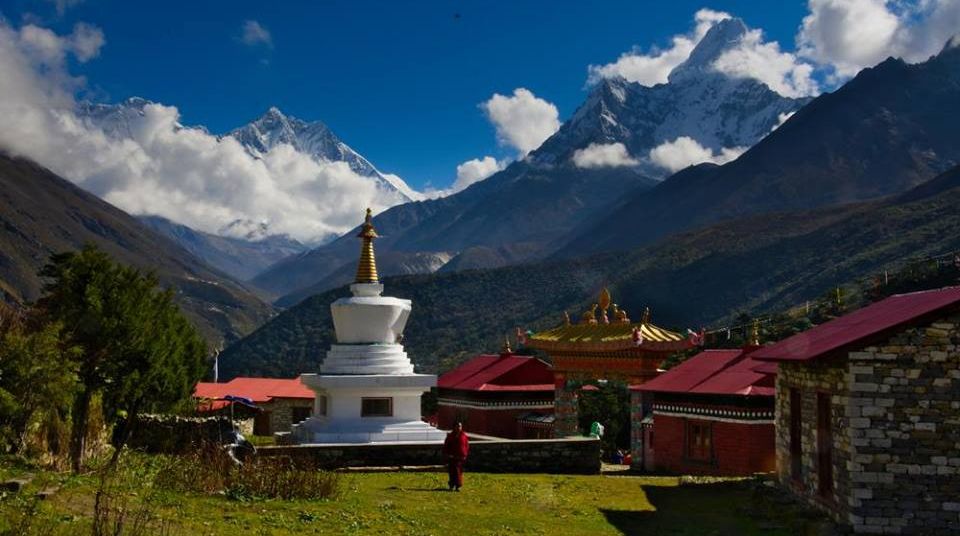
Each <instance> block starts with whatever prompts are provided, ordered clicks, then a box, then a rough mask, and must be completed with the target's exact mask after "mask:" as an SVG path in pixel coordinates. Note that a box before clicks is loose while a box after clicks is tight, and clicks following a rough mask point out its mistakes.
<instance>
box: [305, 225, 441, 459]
mask: <svg viewBox="0 0 960 536" xmlns="http://www.w3.org/2000/svg"><path fill="white" fill-rule="evenodd" d="M371 219H372V215H371V212H370V210H369V209H367V216H366V221H365V222H364V224H363V226H362V227H361V230H360V234H359V235H358V237H359V238H360V239H361V240H362V246H361V250H360V261H359V264H358V266H357V276H356V280H355V282H354V283H353V284H352V285H350V291H351V293H352V294H353V296H352V297H348V298H341V299H339V300H337V301H335V302H333V304H331V305H330V311H331V313H332V316H333V325H334V329H335V331H336V339H337V342H336V344H333V345H332V346H331V347H330V350H329V351H328V352H327V355H326V359H324V361H323V363H322V364H321V365H320V374H302V375H301V376H300V380H301V381H302V382H303V383H304V385H306V386H307V387H308V388H310V389H311V390H312V391H314V393H316V398H315V400H314V405H313V413H312V415H311V416H310V418H309V419H307V420H306V421H304V422H302V423H300V424H298V425H295V426H294V427H293V436H294V438H295V439H296V440H297V441H298V442H300V443H382V442H396V441H419V442H423V441H442V440H443V439H444V437H445V434H444V433H443V432H442V431H441V430H438V429H436V428H434V427H432V426H430V425H429V424H427V423H425V422H424V421H423V420H422V419H421V411H420V397H421V396H422V395H423V393H425V392H427V391H429V390H430V388H431V387H433V386H435V385H436V384H437V377H436V376H434V375H431V374H415V373H414V372H413V363H411V362H410V359H409V358H408V357H407V353H406V352H405V351H404V349H403V345H402V344H400V341H401V340H402V336H403V329H404V327H405V326H406V324H407V319H408V318H409V316H410V311H411V310H412V304H411V302H410V300H402V299H399V298H393V297H389V296H382V295H381V294H382V293H383V285H382V284H381V283H380V281H379V278H378V276H377V265H376V260H375V257H374V250H373V240H374V239H375V238H377V232H376V230H375V229H374V227H373V223H372V221H371Z"/></svg>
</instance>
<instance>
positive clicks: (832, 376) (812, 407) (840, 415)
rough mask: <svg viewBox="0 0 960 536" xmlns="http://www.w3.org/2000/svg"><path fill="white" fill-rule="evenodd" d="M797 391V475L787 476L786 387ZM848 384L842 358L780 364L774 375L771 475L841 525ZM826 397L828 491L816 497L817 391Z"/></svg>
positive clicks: (848, 455) (845, 485)
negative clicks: (830, 461) (830, 449)
mask: <svg viewBox="0 0 960 536" xmlns="http://www.w3.org/2000/svg"><path fill="white" fill-rule="evenodd" d="M791 388H796V389H799V390H800V394H801V402H802V403H801V427H800V438H801V440H800V444H801V446H802V449H801V452H802V456H801V460H802V461H801V476H800V479H799V480H797V481H795V480H793V478H792V476H791V464H790V462H791V457H790V409H791V408H790V389H791ZM848 392H849V386H848V381H847V375H846V361H845V360H844V359H842V358H838V359H833V360H828V361H826V362H813V363H809V364H808V363H803V364H797V363H780V367H779V371H778V373H777V396H776V417H775V420H776V423H777V426H776V448H777V474H778V475H779V477H780V481H781V482H782V483H783V484H784V485H786V486H788V487H790V488H791V489H792V490H793V491H794V492H795V493H797V494H798V495H801V496H803V497H805V498H806V499H807V500H808V501H809V502H810V503H812V504H814V505H816V506H819V507H822V508H823V509H825V510H827V511H828V512H829V513H831V514H832V515H833V517H834V519H836V520H837V521H839V522H841V523H847V522H849V519H848V505H847V496H848V495H849V492H848V487H849V486H848V482H849V479H848V477H847V462H848V461H849V460H850V459H851V452H850V441H849V439H848V438H847V436H846V434H845V432H844V431H845V430H846V429H847V419H848V417H847V416H846V413H847V410H846V409H845V408H846V407H847V406H848V404H849V397H848ZM818 393H829V394H830V395H831V415H832V419H831V428H832V429H833V438H834V442H833V480H834V486H833V493H832V494H831V496H830V497H821V496H820V494H819V493H818V489H819V478H818V463H817V394H818Z"/></svg>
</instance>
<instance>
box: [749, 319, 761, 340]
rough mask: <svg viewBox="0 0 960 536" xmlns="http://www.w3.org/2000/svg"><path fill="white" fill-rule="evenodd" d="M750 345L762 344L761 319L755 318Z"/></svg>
mask: <svg viewBox="0 0 960 536" xmlns="http://www.w3.org/2000/svg"><path fill="white" fill-rule="evenodd" d="M749 345H750V346H760V319H759V318H754V319H753V328H752V329H751V330H750V342H749Z"/></svg>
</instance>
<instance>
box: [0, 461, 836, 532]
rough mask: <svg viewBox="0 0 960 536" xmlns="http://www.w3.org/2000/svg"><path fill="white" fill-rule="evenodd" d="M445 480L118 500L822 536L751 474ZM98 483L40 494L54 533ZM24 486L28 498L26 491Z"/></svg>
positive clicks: (286, 512) (175, 520) (82, 528)
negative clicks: (263, 495)
mask: <svg viewBox="0 0 960 536" xmlns="http://www.w3.org/2000/svg"><path fill="white" fill-rule="evenodd" d="M7 472H9V471H7ZM47 478H49V479H52V478H54V477H52V476H50V475H47ZM445 478H446V476H445V475H444V474H441V473H409V472H401V473H351V474H344V475H343V480H342V486H341V492H340V495H339V497H338V498H337V499H335V500H328V501H282V500H246V501H238V500H232V499H228V498H226V497H224V496H222V495H212V496H210V495H195V494H182V493H174V492H170V491H154V492H151V491H150V489H149V486H148V485H145V484H144V482H146V481H147V480H146V479H145V478H144V480H142V481H141V480H138V478H137V476H136V475H133V476H132V477H131V478H130V479H129V480H128V482H127V483H126V484H125V485H126V486H127V489H126V492H125V494H129V496H130V499H128V501H129V502H128V503H127V504H126V505H121V506H124V508H125V509H126V510H127V511H128V512H131V514H129V515H131V516H132V512H134V511H136V509H137V505H139V504H140V503H142V502H143V501H144V500H149V502H150V503H151V505H152V506H151V507H150V512H151V515H153V516H155V517H156V518H159V519H160V520H162V523H163V524H164V525H166V531H165V532H164V533H165V534H191V535H192V534H205V535H206V534H209V535H228V534H229V535H238V534H244V535H246V534H251V535H281V534H436V535H447V534H477V535H484V534H491V535H492V534H564V535H567V534H590V535H604V534H643V535H687V534H689V535H696V536H705V535H752V534H757V535H788V534H790V535H792V534H808V533H810V534H815V533H816V532H813V531H814V530H816V527H815V526H813V525H815V524H816V523H818V521H816V520H813V521H811V520H810V519H809V518H808V517H806V516H803V515H796V514H794V513H791V512H789V511H786V510H784V509H783V508H782V507H780V506H778V505H775V504H772V503H769V502H768V501H767V500H766V499H764V498H763V495H764V494H763V493H757V492H756V486H757V485H756V484H755V483H752V482H731V481H725V482H715V483H703V484H684V485H679V479H677V478H672V477H638V476H607V475H603V476H601V475H597V476H561V475H494V474H467V475H466V477H465V478H466V481H465V487H464V489H463V491H461V492H460V493H452V492H448V491H446V489H445V484H446V482H445ZM38 485H39V484H38ZM43 485H46V484H43ZM94 489H95V479H94V478H93V477H92V476H87V477H79V478H73V477H70V478H67V479H66V483H65V485H64V486H63V488H62V489H61V490H60V491H59V492H58V493H57V494H56V495H55V496H54V497H53V498H52V499H50V500H48V501H45V502H44V503H41V509H40V512H41V514H40V516H39V518H40V519H41V520H42V521H44V522H45V523H44V524H50V525H55V528H56V529H57V530H55V531H54V532H55V533H58V534H86V533H89V526H90V517H89V516H90V513H89V512H91V510H92V503H93V490H94ZM22 495H23V496H29V495H30V493H29V490H28V491H27V492H25V493H23V494H22ZM148 498H149V499H148ZM14 500H15V499H14V498H12V497H9V496H8V497H4V498H3V500H2V501H0V502H2V505H3V506H2V510H0V513H2V514H3V516H2V518H0V522H2V523H4V526H3V528H2V529H0V533H2V531H3V530H4V529H5V530H8V531H9V530H10V529H11V523H12V521H11V520H12V519H13V520H15V519H16V516H15V514H11V511H13V509H12V506H13V504H14V503H13V501H14ZM772 517H776V522H771V519H770V518H772ZM807 525H811V526H809V527H808V526H807ZM36 532H37V533H44V534H45V533H47V532H45V531H43V530H38V531H36Z"/></svg>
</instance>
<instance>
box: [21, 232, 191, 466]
mask: <svg viewBox="0 0 960 536" xmlns="http://www.w3.org/2000/svg"><path fill="white" fill-rule="evenodd" d="M41 275H43V276H44V277H47V278H49V281H50V282H49V283H48V285H47V286H46V288H45V290H46V292H47V295H46V296H45V297H44V298H43V299H42V300H41V302H40V303H39V304H38V305H39V307H40V308H41V310H42V314H43V316H44V318H45V320H46V321H47V322H58V323H60V324H61V325H62V326H63V329H64V336H65V337H66V339H67V340H68V341H69V343H70V344H72V345H75V346H76V347H78V348H79V355H78V358H77V377H78V379H79V386H78V389H77V394H76V396H75V398H74V402H73V411H72V413H71V418H72V428H71V440H70V457H71V462H72V465H73V469H74V471H79V470H80V469H81V468H82V466H83V453H84V450H85V445H84V440H85V438H86V436H87V429H88V424H89V417H90V402H91V400H92V399H93V397H94V396H95V395H98V394H99V395H100V396H101V397H102V403H103V411H104V417H105V418H106V419H107V422H108V423H109V422H117V421H118V417H124V418H122V419H119V421H120V422H121V424H120V426H121V428H122V429H121V430H119V432H120V433H118V434H117V433H115V434H114V437H118V438H120V440H119V444H118V445H115V446H116V447H117V454H118V453H119V451H120V449H121V448H122V446H123V444H124V443H125V441H126V438H127V436H128V435H129V432H130V430H129V423H132V422H135V420H136V415H137V414H138V413H140V412H142V411H162V410H164V409H168V408H170V407H172V406H173V405H174V404H176V403H177V402H179V401H181V400H183V399H184V398H186V397H188V396H190V393H191V390H192V389H193V386H194V385H195V384H196V382H197V380H199V379H200V377H201V376H202V374H203V371H204V357H205V354H206V348H205V345H204V342H203V340H202V339H201V338H200V335H199V334H198V333H197V331H196V329H195V328H194V327H193V326H192V325H191V324H190V323H189V322H188V321H187V320H186V318H184V316H183V315H182V314H181V312H180V310H179V308H178V307H177V306H176V305H175V304H174V302H173V293H172V292H171V291H169V290H167V291H164V290H161V289H159V288H158V282H157V279H156V277H155V276H154V275H152V274H142V273H141V272H139V271H138V270H136V269H134V268H130V267H127V266H123V265H120V264H117V263H115V262H113V261H112V260H111V259H110V257H109V256H108V255H107V254H106V253H104V252H102V251H100V250H99V249H97V248H96V247H94V246H90V245H88V246H86V247H84V248H83V249H82V250H81V251H79V252H71V253H64V254H58V255H54V256H53V257H52V258H51V261H50V264H48V265H47V266H46V267H45V268H44V269H43V271H42V272H41ZM117 454H115V456H116V455H117Z"/></svg>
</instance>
